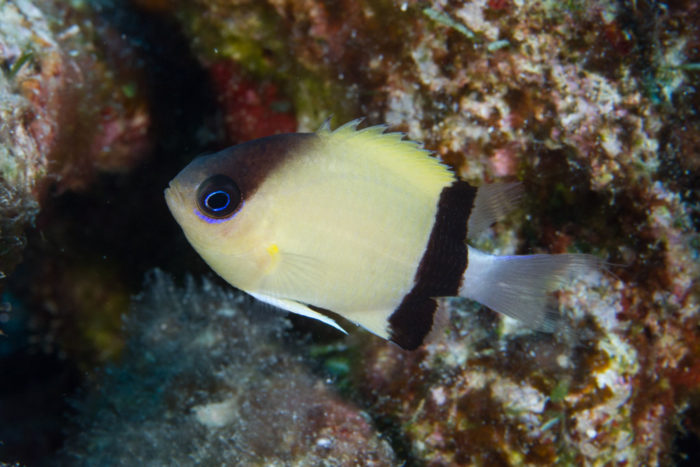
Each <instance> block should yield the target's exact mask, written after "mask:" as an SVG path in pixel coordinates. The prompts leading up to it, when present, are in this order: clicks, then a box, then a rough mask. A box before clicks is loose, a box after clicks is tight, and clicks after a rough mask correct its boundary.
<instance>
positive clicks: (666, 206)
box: [0, 0, 700, 465]
mask: <svg viewBox="0 0 700 467" xmlns="http://www.w3.org/2000/svg"><path fill="white" fill-rule="evenodd" d="M0 68H1V70H0V277H1V278H0V286H1V287H2V289H3V297H2V302H1V303H2V305H1V306H0V329H1V330H2V332H3V333H4V335H3V336H1V337H0V377H1V378H2V382H3V384H2V385H0V391H1V395H0V461H4V462H6V463H15V462H16V463H19V464H21V465H55V464H66V465H101V464H103V463H104V462H103V461H104V460H105V459H113V460H114V462H115V463H118V464H119V465H136V464H139V463H140V462H142V461H143V460H144V459H152V460H154V462H160V463H161V464H167V463H180V464H182V465H187V464H193V463H201V464H207V463H224V464H226V463H228V464H231V465H235V464H236V462H244V463H245V462H247V463H262V464H273V465H290V464H294V463H300V462H301V463H303V462H310V463H312V464H317V465H321V464H323V462H325V463H326V465H352V464H353V463H361V464H363V465H367V464H372V463H373V464H374V465H401V464H404V463H406V464H407V465H511V464H514V465H521V464H528V465H550V464H553V463H560V464H576V465H581V464H584V465H603V464H625V463H627V464H629V465H638V464H645V465H655V464H664V465H669V464H675V465H694V464H695V463H697V460H698V458H699V456H698V452H697V444H698V440H697V438H698V436H699V435H700V328H699V326H700V314H699V312H698V306H699V303H700V284H699V282H698V280H699V278H700V261H699V252H698V251H699V249H700V235H699V234H698V225H699V224H700V205H699V202H700V200H699V196H700V195H699V193H700V191H699V190H698V188H699V185H700V175H699V174H700V117H699V116H698V109H699V108H700V105H699V104H700V93H698V92H697V89H698V86H699V84H700V2H697V1H671V2H665V3H658V2H650V1H636V2H623V1H612V0H611V1H602V0H601V1H595V0H591V1H583V0H571V1H565V2H553V1H531V2H528V1H523V0H475V1H448V0H434V1H399V0H360V1H349V0H325V1H322V0H262V1H261V0H209V1H207V0H187V1H186V0H170V1H168V0H132V1H126V0H125V1H116V0H114V1H108V0H96V1H87V0H71V1H59V0H41V1H39V0H33V1H32V0H7V1H3V2H0ZM329 117H332V125H333V126H334V127H335V126H337V125H339V124H342V123H344V122H346V121H348V120H350V119H353V118H357V117H364V118H365V121H366V124H376V123H386V124H388V125H389V126H390V128H391V129H393V130H398V131H403V132H405V133H406V134H407V137H409V138H411V139H415V140H419V141H424V142H425V144H426V146H427V147H428V148H429V149H431V150H433V151H435V153H436V155H437V157H440V158H441V159H442V160H444V161H446V162H447V163H449V164H450V165H452V166H453V167H454V168H455V170H456V171H457V172H458V173H459V174H460V175H461V176H462V177H464V178H465V179H466V180H467V181H469V182H470V183H473V184H475V185H478V184H481V183H484V182H491V181H496V180H503V181H512V180H520V181H522V182H523V184H524V186H525V191H526V199H525V202H524V203H523V207H522V209H521V210H519V211H518V212H517V213H516V214H515V215H514V216H512V217H511V218H509V219H508V220H507V221H505V222H503V223H500V224H497V225H496V226H494V227H493V228H492V229H490V230H489V231H488V232H486V233H485V234H483V235H482V236H481V237H480V238H479V239H477V241H476V243H475V245H476V246H477V247H479V248H482V249H485V250H487V251H492V252H496V253H514V252H515V253H534V252H555V253H561V252H566V251H571V252H577V251H580V252H587V253H592V254H595V255H598V256H600V257H602V258H605V259H606V260H607V261H608V262H609V263H610V265H609V267H608V269H609V270H608V271H602V272H600V273H599V274H594V275H592V276H591V277H587V278H582V279H581V280H579V281H577V282H575V283H573V284H571V285H570V286H568V287H566V288H565V289H563V290H561V291H560V292H559V293H558V294H557V298H558V299H559V304H560V308H561V311H562V313H563V314H564V315H565V317H566V320H567V322H569V323H570V326H571V328H572V329H573V331H574V332H573V333H571V336H543V335H538V334H535V333H532V332H530V331H528V330H526V329H523V328H522V327H521V326H519V325H518V324H517V323H515V322H513V321H510V320H503V319H501V318H500V317H497V316H495V314H494V313H492V312H491V311H489V310H487V309H482V308H481V307H479V306H477V305H475V304H473V303H467V302H465V301H457V300H448V301H445V303H444V306H445V307H448V308H449V309H450V311H451V321H450V323H449V324H448V326H447V328H446V331H445V334H444V335H443V336H441V338H440V339H438V340H437V341H436V342H435V343H433V344H431V345H429V346H426V347H425V348H423V349H421V350H419V351H417V352H413V353H410V352H404V351H401V350H400V349H398V348H396V347H395V346H393V345H392V344H390V343H386V342H383V341H381V340H379V339H377V338H375V337H373V336H370V335H368V334H367V333H364V332H362V331H358V332H356V333H353V334H352V335H351V336H349V337H346V338H342V337H339V336H338V335H337V334H336V333H335V332H334V331H333V330H330V329H326V328H325V327H323V326H321V325H317V324H316V323H309V322H308V320H304V319H296V318H291V319H290V320H288V319H287V318H284V317H283V314H281V313H277V312H274V311H272V310H269V309H265V308H264V307H260V306H258V305H255V304H254V303H253V302H252V301H251V300H248V299H244V298H243V297H241V296H240V295H237V294H236V293H235V292H229V291H227V290H228V289H229V288H227V286H226V285H225V284H222V283H221V282H219V281H218V280H217V279H216V278H211V279H209V280H205V281H204V282H202V280H200V279H199V277H200V276H202V275H207V274H209V273H208V271H207V268H206V265H205V264H204V263H203V262H202V261H201V260H200V259H199V258H198V257H197V256H196V254H194V252H193V251H192V249H191V248H190V247H189V245H188V244H187V243H186V241H185V240H184V237H183V236H182V234H181V232H180V231H179V228H178V227H177V225H176V224H175V222H174V221H173V220H172V219H171V218H170V215H169V213H168V212H167V208H166V207H165V203H164V201H163V198H162V190H163V188H164V187H165V186H166V184H167V182H168V181H169V180H170V179H171V178H172V177H173V176H174V175H175V174H176V173H177V172H178V171H179V170H180V169H181V168H182V167H183V166H184V165H185V164H186V163H187V162H188V161H189V160H191V158H192V157H194V156H196V155H198V154H200V153H202V152H206V151H210V150H214V149H218V148H222V147H225V146H227V145H230V144H234V143H237V142H241V141H245V140H248V139H252V138H257V137H261V136H265V135H269V134H273V133H280V132H289V131H297V130H299V131H313V130H314V129H316V128H317V127H318V126H319V125H320V124H321V123H322V122H323V121H324V120H325V119H327V118H329ZM154 268H160V270H162V271H165V272H150V273H149V272H148V271H151V270H153V269H154ZM188 274H191V275H193V276H194V277H196V279H191V278H189V279H188V278H187V277H188ZM170 276H172V277H173V278H174V279H171V278H169V277H170ZM209 277H211V275H210V276H209ZM146 278H148V279H147V280H146ZM144 280H145V282H144ZM211 281H213V282H211ZM136 294H138V296H136V297H135V298H132V297H134V295H136ZM259 315H263V316H267V317H266V318H262V317H259ZM290 322H291V323H292V324H291V325H290V324H289V323H290ZM243 356H245V358H243ZM246 430H249V433H253V434H255V433H258V434H259V436H257V437H246V436H248V435H245V434H242V433H245V432H246ZM263 433H264V434H265V435H266V436H262V434H263ZM254 439H260V442H259V443H257V444H256V443H255V442H253V441H252V440H254ZM174 445H175V446H176V448H173V447H172V446H174Z"/></svg>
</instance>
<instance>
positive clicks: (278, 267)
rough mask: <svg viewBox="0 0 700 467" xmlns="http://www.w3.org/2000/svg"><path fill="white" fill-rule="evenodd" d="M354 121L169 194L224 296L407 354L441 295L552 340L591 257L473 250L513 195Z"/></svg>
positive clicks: (240, 156) (211, 164)
mask: <svg viewBox="0 0 700 467" xmlns="http://www.w3.org/2000/svg"><path fill="white" fill-rule="evenodd" d="M360 122H361V121H360V120H353V121H351V122H349V123H346V124H345V125H342V126H340V127H338V128H336V129H335V130H331V128H330V125H329V123H328V122H326V123H324V124H323V125H322V126H321V128H320V129H319V130H318V131H316V132H307V133H287V134H277V135H273V136H268V137H265V138H261V139H257V140H253V141H248V142H245V143H241V144H238V145H235V146H232V147H229V148H226V149H224V150H222V151H219V152H216V153H214V154H209V155H203V156H199V157H197V158H195V159H194V160H192V161H191V162H190V163H189V165H187V166H186V167H185V168H184V169H182V171H181V172H180V173H179V174H178V175H177V176H175V178H173V179H172V180H171V181H170V183H169V185H168V187H167V188H166V189H165V200H166V203H167V205H168V208H169V209H170V212H171V213H172V215H173V217H174V218H175V220H176V221H177V223H178V224H179V225H180V227H181V228H182V230H183V232H184V235H185V237H186V238H187V240H188V241H189V243H190V244H191V245H192V247H194V249H195V250H196V251H197V252H198V253H199V255H200V256H201V257H202V258H203V259H204V261H205V262H206V263H208V265H209V266H210V267H211V268H212V269H213V270H214V271H215V272H216V273H217V274H218V275H219V276H221V277H222V278H223V279H224V280H225V281H227V282H228V283H229V284H231V285H232V286H233V287H236V288H238V289H240V290H242V291H244V292H246V293H248V294H250V295H251V296H253V297H255V298H256V299H258V300H260V301H262V302H265V303H268V304H270V305H273V306H274V307H278V308H282V309H284V310H287V311H289V312H291V313H296V314H299V315H302V316H306V317H309V318H313V319H316V320H319V321H321V322H323V323H325V324H328V325H330V326H333V327H334V328H336V329H338V330H339V331H341V332H344V333H346V330H345V328H344V327H343V326H341V325H340V324H339V323H338V319H337V316H340V317H342V318H344V319H345V320H347V321H350V322H352V323H355V324H356V325H359V326H361V327H362V328H364V329H366V330H368V331H369V332H371V333H373V334H375V335H377V336H379V337H381V338H383V339H387V340H390V341H392V342H394V343H395V344H397V345H398V346H400V347H401V348H403V349H406V350H415V349H417V348H419V347H420V346H421V345H423V344H424V343H425V342H426V340H428V337H429V336H430V335H431V332H434V331H435V329H437V328H438V323H440V322H441V320H443V319H444V318H443V317H441V313H442V311H441V310H442V309H443V308H444V307H440V306H439V305H440V303H439V299H441V298H443V297H464V298H468V299H472V300H475V301H477V302H479V303H481V304H482V305H485V306H487V307H488V308H491V309H492V310H495V311H496V312H499V313H502V314H504V315H507V316H510V317H512V318H515V319H517V320H519V321H520V322H522V323H524V324H525V325H526V326H527V327H529V328H532V329H535V330H538V331H545V332H553V331H555V330H556V329H557V327H558V323H559V321H560V320H559V315H558V313H557V312H556V311H554V309H553V307H551V306H550V305H549V303H548V300H549V295H548V294H549V292H551V291H552V290H554V289H555V288H556V287H559V286H561V285H562V284H564V283H565V282H566V281H567V280H571V279H572V278H575V277H577V276H580V275H582V274H586V273H587V272H588V271H590V270H593V269H597V268H599V267H600V264H601V263H600V260H599V259H598V258H596V257H595V256H592V255H586V254H555V255H550V254H535V255H506V256H498V255H491V254H488V253H486V252H483V251H480V250H478V249H476V248H474V247H472V246H470V245H469V244H468V239H470V238H472V239H473V238H474V236H476V235H477V234H479V233H480V232H482V231H484V230H485V229H487V228H488V227H489V226H491V225H492V224H493V223H494V222H496V221H497V220H499V219H502V218H503V217H504V216H505V215H506V214H508V213H509V212H510V211H511V210H512V209H513V208H514V206H516V205H517V202H518V200H519V199H520V198H521V197H522V195H523V189H522V185H521V184H520V183H518V182H514V183H493V184H484V185H482V186H479V187H475V186H472V185H470V184H469V183H468V182H466V181H464V180H462V179H460V178H459V177H458V176H457V175H456V174H455V172H454V171H453V170H452V169H451V168H450V167H449V166H447V165H446V164H444V163H442V162H441V161H440V160H439V159H438V158H437V157H435V156H434V155H433V154H432V153H431V152H430V151H428V150H427V149H425V148H424V147H423V145H422V144H421V143H418V142H415V141H411V140H409V139H406V138H405V135H403V134H402V133H398V132H389V131H387V130H388V127H387V126H385V125H375V126H368V127H365V128H359V126H360Z"/></svg>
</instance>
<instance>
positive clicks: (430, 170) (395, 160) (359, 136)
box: [317, 119, 457, 186]
mask: <svg viewBox="0 0 700 467" xmlns="http://www.w3.org/2000/svg"><path fill="white" fill-rule="evenodd" d="M361 122H362V119H357V120H353V121H351V122H348V123H346V124H344V125H342V126H340V127H338V128H336V129H335V130H332V131H331V130H330V129H329V128H328V126H326V125H323V126H322V127H321V128H319V130H318V132H317V135H318V136H319V137H320V138H321V139H322V140H324V141H325V142H327V144H330V145H332V146H333V147H334V148H340V149H345V150H346V151H345V153H346V154H348V155H349V156H350V157H353V158H356V159H357V158H365V159H366V160H367V163H370V164H374V165H375V166H376V167H377V168H378V169H386V170H389V171H391V172H393V173H396V174H400V175H401V176H403V177H406V178H407V179H411V180H414V181H415V182H416V185H417V186H421V185H427V186H436V185H439V186H447V185H449V184H450V183H452V182H453V181H455V180H456V179H457V177H456V176H455V174H454V173H453V172H452V170H451V169H450V167H448V166H447V165H445V164H443V163H442V162H441V161H440V160H439V159H438V158H436V157H434V156H433V155H432V153H431V151H428V150H427V149H424V148H423V145H422V144H421V143H418V142H416V141H411V140H408V139H405V135H404V134H403V133H398V132H389V133H387V132H386V130H387V128H388V127H387V126H386V125H374V126H369V127H367V128H363V129H360V130H358V128H357V127H358V126H359V124H360V123H361Z"/></svg>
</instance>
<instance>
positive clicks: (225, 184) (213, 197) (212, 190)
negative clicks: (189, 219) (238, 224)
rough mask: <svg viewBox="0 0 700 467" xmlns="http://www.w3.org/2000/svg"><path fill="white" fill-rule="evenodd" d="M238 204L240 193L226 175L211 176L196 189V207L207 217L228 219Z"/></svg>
mask: <svg viewBox="0 0 700 467" xmlns="http://www.w3.org/2000/svg"><path fill="white" fill-rule="evenodd" d="M240 202H241V191H240V190H239V189H238V187H237V186H236V184H235V183H234V182H233V180H231V179H230V178H229V177H227V176H226V175H213V176H211V177H209V178H207V179H206V180H204V181H203V182H202V183H201V185H199V189H197V207H199V210H200V211H201V212H202V214H204V215H206V216H208V217H213V218H215V219H223V218H225V217H228V216H230V215H231V213H232V212H233V211H235V210H236V208H237V207H238V205H239V204H240Z"/></svg>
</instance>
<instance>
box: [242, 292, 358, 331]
mask: <svg viewBox="0 0 700 467" xmlns="http://www.w3.org/2000/svg"><path fill="white" fill-rule="evenodd" d="M246 292H247V293H248V294H250V295H252V296H253V297H255V298H256V299H258V300H260V301H261V302H264V303H268V304H270V305H272V306H275V307H277V308H282V309H283V310H287V311H289V312H291V313H296V314H297V315H302V316H306V317H307V318H312V319H316V320H318V321H321V322H322V323H325V324H327V325H329V326H333V327H334V328H336V329H337V330H338V331H340V332H342V333H343V334H347V331H346V330H345V329H343V328H342V327H340V325H339V324H338V323H336V322H335V320H333V319H332V318H329V317H328V316H326V315H324V314H322V313H319V312H318V311H314V310H312V309H311V308H309V307H308V306H306V305H304V304H302V303H299V302H295V301H294V300H287V299H284V298H275V297H270V296H268V295H263V294H259V293H253V292H248V291H246Z"/></svg>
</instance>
